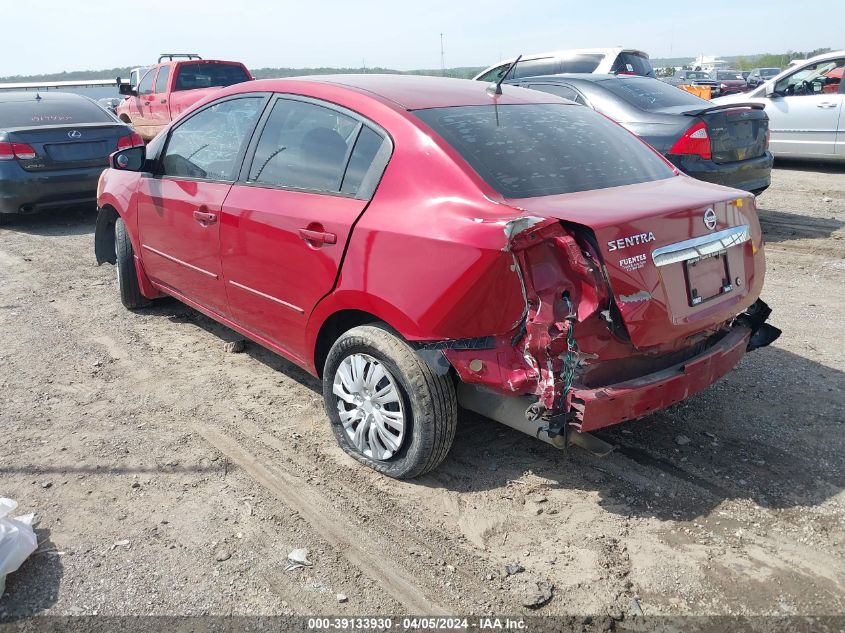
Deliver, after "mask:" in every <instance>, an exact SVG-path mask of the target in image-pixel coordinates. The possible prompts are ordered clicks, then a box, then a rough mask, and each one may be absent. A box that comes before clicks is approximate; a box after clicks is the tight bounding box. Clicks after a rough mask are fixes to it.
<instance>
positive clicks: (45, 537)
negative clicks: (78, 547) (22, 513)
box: [0, 528, 64, 624]
mask: <svg viewBox="0 0 845 633" xmlns="http://www.w3.org/2000/svg"><path fill="white" fill-rule="evenodd" d="M35 535H36V536H37V537H38V549H37V550H36V551H35V553H33V554H32V555H31V556H30V557H29V558H27V559H26V560H25V561H24V563H23V565H21V567H20V569H18V570H17V571H16V572H14V573H12V574H9V575H8V576H7V577H6V591H5V593H4V594H3V595H2V596H0V624H2V623H4V622H14V621H15V620H19V619H22V618H28V617H31V616H33V615H37V614H38V613H41V612H42V611H44V610H46V609H49V608H50V607H51V606H53V605H54V604H55V603H56V601H58V599H59V587H60V585H61V582H62V576H63V575H64V566H63V565H62V559H61V555H60V554H59V552H58V551H57V549H56V546H55V544H54V543H53V542H52V541H51V540H50V530H48V529H42V528H36V529H35Z"/></svg>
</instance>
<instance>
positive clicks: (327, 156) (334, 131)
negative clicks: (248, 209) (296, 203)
mask: <svg viewBox="0 0 845 633" xmlns="http://www.w3.org/2000/svg"><path fill="white" fill-rule="evenodd" d="M359 126H360V123H359V122H358V121H356V120H355V119H353V118H352V117H348V116H346V115H345V114H342V113H340V112H338V111H336V110H333V109H331V108H325V107H323V106H320V105H316V104H314V103H306V102H304V101H295V100H292V99H279V100H278V101H276V104H275V105H274V106H273V111H272V112H271V114H270V118H269V119H267V124H266V125H265V126H264V129H263V130H262V132H261V137H260V139H259V141H258V147H257V148H256V150H255V158H254V159H253V161H252V167H251V168H250V173H249V180H250V181H251V182H256V183H262V184H267V185H271V186H276V187H285V188H292V189H307V190H311V191H325V192H330V193H337V192H339V191H340V188H341V181H342V179H343V172H344V168H345V167H346V162H347V160H348V159H349V154H350V151H351V147H352V145H353V143H355V141H356V139H357V137H358V132H359V129H360V127H359Z"/></svg>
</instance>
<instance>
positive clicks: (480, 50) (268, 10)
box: [0, 0, 845, 76]
mask: <svg viewBox="0 0 845 633" xmlns="http://www.w3.org/2000/svg"><path fill="white" fill-rule="evenodd" d="M840 3H841V0H803V1H802V2H795V1H794V0H788V1H782V0H767V1H766V2H760V1H756V0H708V1H707V2H706V3H705V4H697V3H690V2H678V1H677V0H674V1H671V2H664V1H662V0H661V1H658V0H637V1H634V0H628V1H627V2H625V1H618V0H593V1H585V0H578V1H576V2H570V1H564V0H558V1H556V2H555V1H551V0H521V1H519V2H514V1H513V0H511V1H509V2H502V1H500V0H485V1H484V2H477V1H474V0H472V1H467V0H464V1H462V0H449V1H447V0H425V1H424V2H419V1H417V2H409V1H408V0H393V1H392V2H387V1H383V0H355V1H342V0H311V1H310V2H303V1H300V2H289V1H285V0H278V1H273V0H140V1H130V2H120V1H114V0H36V1H31V0H0V7H1V8H0V11H2V13H0V15H2V16H3V22H4V24H5V25H6V28H4V29H3V44H4V46H3V48H4V50H5V51H6V54H4V55H3V56H2V57H0V76H9V75H30V74H40V73H53V72H60V71H63V70H87V69H101V68H113V67H122V66H135V65H146V64H150V63H154V62H155V61H156V59H157V57H158V54H159V53H160V52H190V53H199V54H200V55H202V56H203V57H205V58H217V59H232V60H238V61H242V62H244V63H245V64H246V65H247V66H248V67H250V68H261V67H267V66H272V67H292V68H300V67H319V66H333V67H360V66H362V65H364V66H368V67H373V66H381V67H387V68H395V69H398V70H410V69H419V68H439V67H440V34H441V33H442V34H443V41H444V47H445V62H446V66H447V67H455V66H488V65H492V64H494V63H496V62H498V61H500V60H501V59H504V58H508V57H513V56H516V55H518V54H519V53H531V52H534V53H536V52H543V51H548V50H557V49H562V48H579V47H594V46H624V47H630V48H639V49H642V50H645V51H646V52H647V53H648V54H649V55H650V56H651V57H653V58H660V57H694V56H696V55H698V54H699V53H704V54H706V55H747V54H754V53H763V52H772V53H774V52H783V51H786V50H812V49H815V48H820V47H830V48H835V49H840V48H845V29H843V28H842V19H841V17H842V15H841V10H840V9H841V5H840ZM824 16H835V18H832V19H825V18H824ZM12 51H13V52H15V54H9V52H12Z"/></svg>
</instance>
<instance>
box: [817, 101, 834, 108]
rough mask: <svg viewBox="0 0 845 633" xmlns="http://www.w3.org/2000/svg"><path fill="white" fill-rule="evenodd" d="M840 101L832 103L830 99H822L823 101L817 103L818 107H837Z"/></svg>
mask: <svg viewBox="0 0 845 633" xmlns="http://www.w3.org/2000/svg"><path fill="white" fill-rule="evenodd" d="M838 105H839V104H838V103H831V102H830V101H822V102H821V103H817V104H816V107H817V108H835V107H836V106H838Z"/></svg>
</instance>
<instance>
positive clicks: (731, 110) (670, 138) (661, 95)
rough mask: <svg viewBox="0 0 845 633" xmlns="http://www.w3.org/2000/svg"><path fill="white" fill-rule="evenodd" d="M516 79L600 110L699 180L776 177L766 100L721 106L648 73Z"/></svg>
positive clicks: (747, 181) (764, 181)
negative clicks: (773, 169)
mask: <svg viewBox="0 0 845 633" xmlns="http://www.w3.org/2000/svg"><path fill="white" fill-rule="evenodd" d="M509 83H512V84H514V85H518V86H522V87H524V88H533V89H535V90H542V91H543V92H549V93H551V94H555V95H558V96H560V97H565V98H567V99H571V100H572V101H575V102H577V103H580V104H582V105H585V106H588V107H591V108H593V109H594V110H596V111H598V112H601V113H602V114H604V115H606V116H608V117H610V118H611V119H613V120H615V121H617V122H618V123H620V124H621V125H623V126H624V127H626V128H628V129H629V130H631V131H632V132H633V133H634V134H637V135H638V136H639V137H640V138H642V139H643V140H644V141H646V142H647V143H649V144H650V145H651V146H652V147H654V148H655V149H656V150H657V151H659V152H660V153H661V154H663V155H664V156H665V157H666V158H667V159H669V160H670V161H671V162H672V163H673V164H674V165H675V166H676V167H678V169H680V170H681V171H683V172H684V173H686V174H689V175H690V176H693V177H694V178H698V179H699V180H706V181H708V182H713V183H716V184H719V185H726V186H728V187H736V188H737V189H744V190H745V191H751V192H753V193H755V194H759V193H761V192H762V191H764V190H765V189H766V188H768V186H769V184H770V183H771V172H772V162H773V159H772V154H771V153H770V152H769V151H768V145H769V117H768V116H767V115H766V113H765V111H764V110H763V107H762V106H761V105H759V104H730V105H720V106H716V105H713V104H712V103H710V102H709V101H705V100H704V99H699V98H698V97H696V96H695V95H692V94H690V93H688V92H685V91H683V90H678V89H677V88H673V87H672V86H670V85H668V84H665V83H663V82H662V81H660V80H657V79H651V78H649V77H620V76H615V75H550V76H547V77H531V78H529V79H517V80H513V81H511V82H509Z"/></svg>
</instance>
